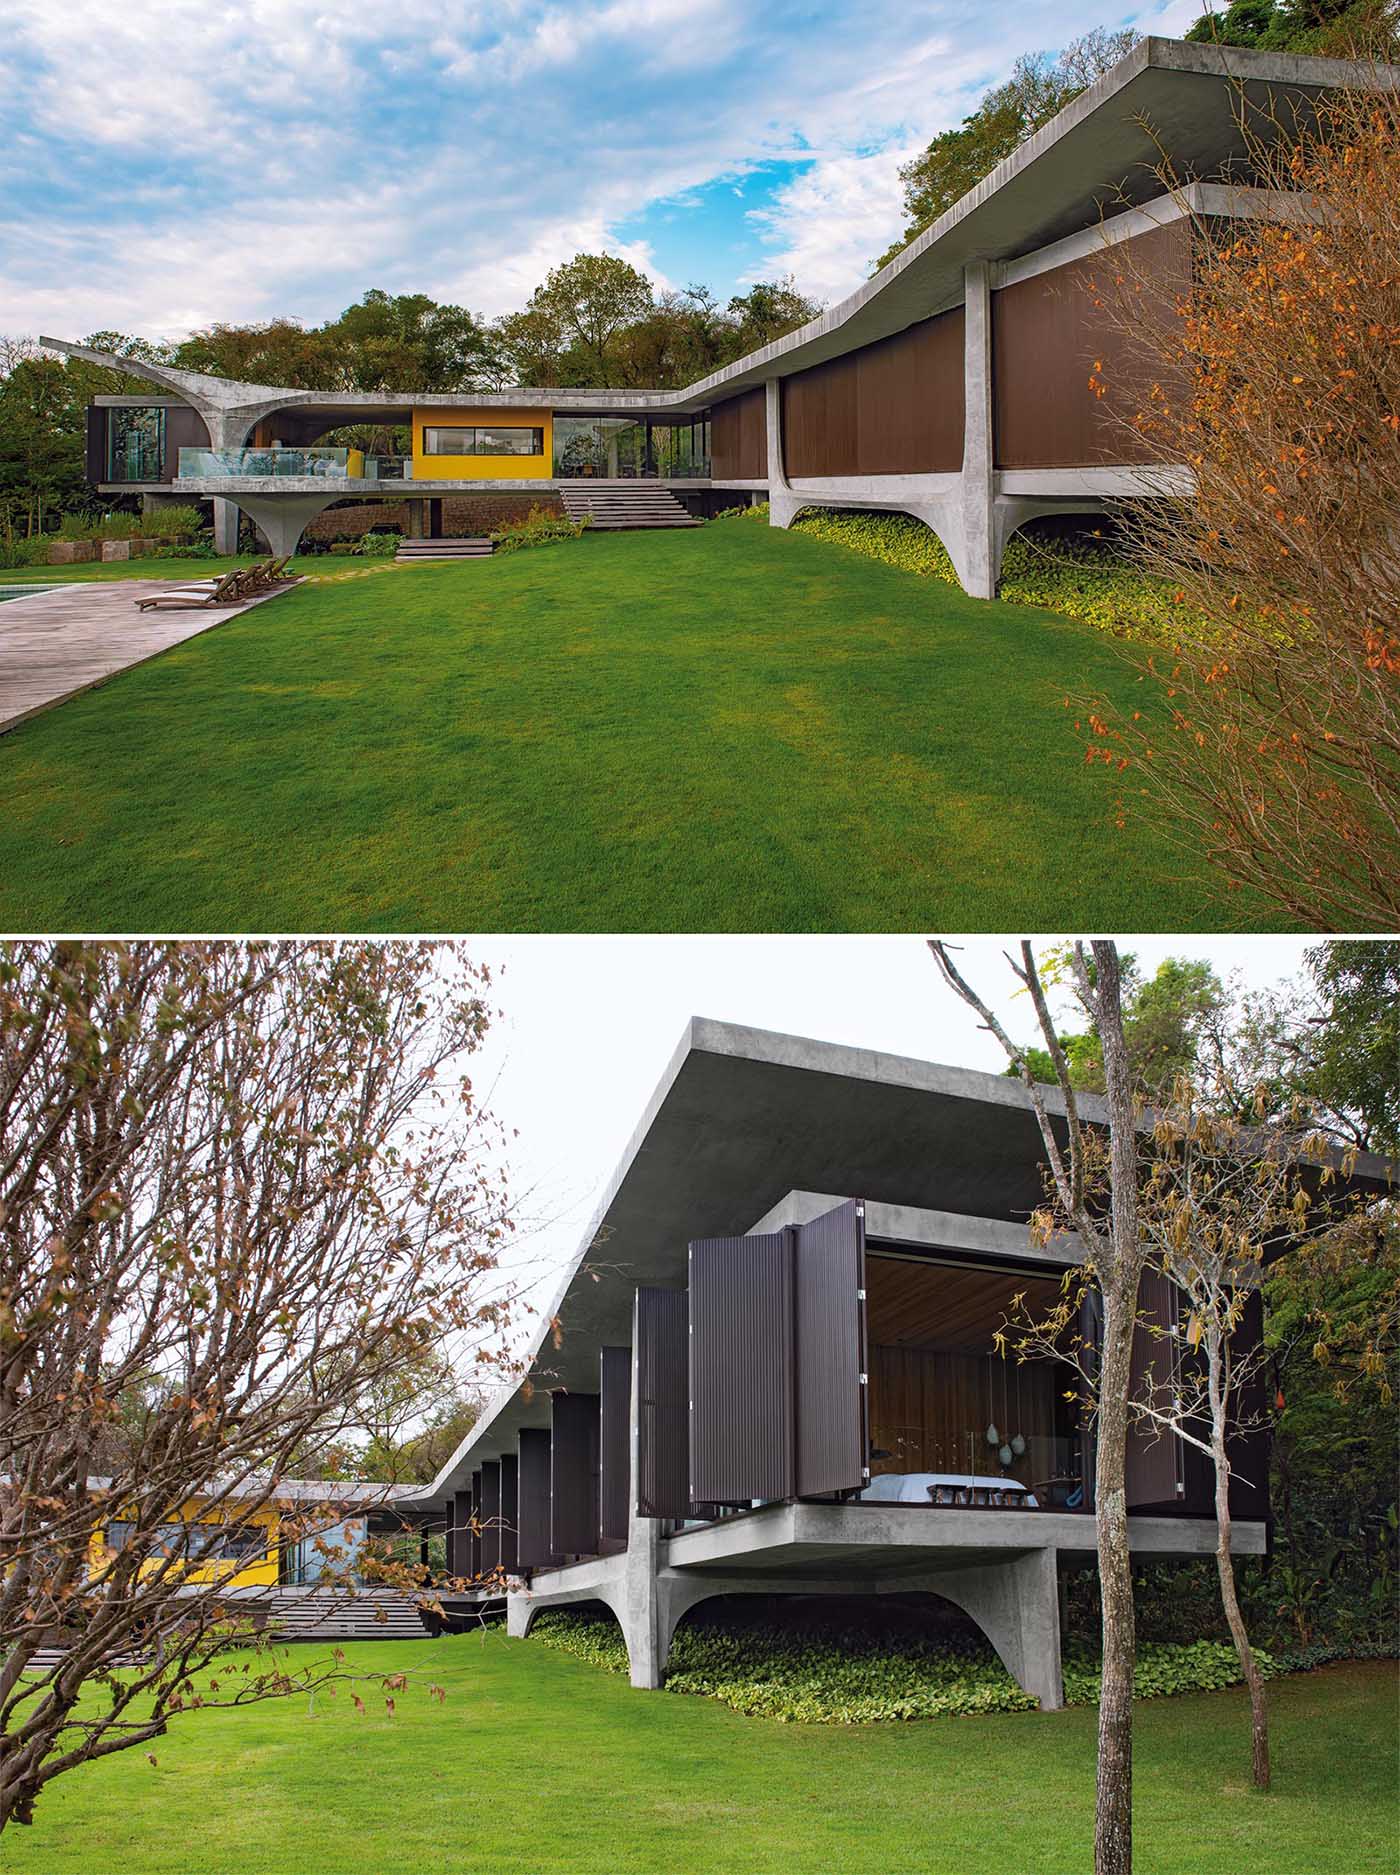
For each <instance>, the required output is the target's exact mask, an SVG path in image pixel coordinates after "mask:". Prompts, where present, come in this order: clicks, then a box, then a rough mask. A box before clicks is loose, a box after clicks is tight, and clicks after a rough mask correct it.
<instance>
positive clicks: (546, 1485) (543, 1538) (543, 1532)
mask: <svg viewBox="0 0 1400 1875" xmlns="http://www.w3.org/2000/svg"><path fill="white" fill-rule="evenodd" d="M549 1445H550V1440H549V1434H548V1432H547V1431H545V1429H544V1428H543V1427H536V1426H530V1427H527V1428H526V1429H525V1430H524V1431H523V1432H522V1433H521V1434H520V1442H519V1445H518V1448H517V1452H518V1459H519V1468H518V1478H517V1485H518V1492H519V1498H518V1512H517V1518H516V1523H517V1530H518V1534H517V1538H516V1558H517V1561H518V1562H519V1565H520V1567H521V1568H522V1569H545V1568H548V1567H549V1565H550V1564H551V1563H555V1562H557V1561H558V1560H559V1558H558V1557H557V1556H556V1555H555V1553H554V1546H553V1544H552V1543H551V1541H550V1534H549V1525H550V1518H549V1489H550V1473H551V1469H552V1467H551V1465H550V1451H549Z"/></svg>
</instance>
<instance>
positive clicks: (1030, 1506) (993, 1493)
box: [856, 1471, 1039, 1510]
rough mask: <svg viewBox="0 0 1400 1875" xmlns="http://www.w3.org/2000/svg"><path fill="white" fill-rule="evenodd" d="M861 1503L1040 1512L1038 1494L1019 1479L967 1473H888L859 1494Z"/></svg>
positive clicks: (872, 1480)
mask: <svg viewBox="0 0 1400 1875" xmlns="http://www.w3.org/2000/svg"><path fill="white" fill-rule="evenodd" d="M856 1501H857V1503H861V1504H939V1505H961V1506H963V1507H964V1508H994V1509H998V1510H1007V1509H1010V1510H1037V1509H1039V1505H1038V1504H1037V1502H1036V1496H1035V1493H1034V1492H1033V1491H1032V1490H1031V1489H1030V1488H1029V1487H1028V1486H1027V1485H1024V1484H1022V1483H1021V1482H1020V1481H1019V1479H1016V1478H991V1477H982V1476H980V1475H979V1474H978V1473H976V1472H967V1471H959V1472H954V1471H886V1472H882V1473H881V1474H880V1476H879V1477H878V1478H872V1479H871V1481H870V1483H869V1484H868V1485H867V1486H866V1487H865V1489H864V1490H863V1491H862V1492H861V1493H860V1495H859V1497H858V1498H857V1500H856Z"/></svg>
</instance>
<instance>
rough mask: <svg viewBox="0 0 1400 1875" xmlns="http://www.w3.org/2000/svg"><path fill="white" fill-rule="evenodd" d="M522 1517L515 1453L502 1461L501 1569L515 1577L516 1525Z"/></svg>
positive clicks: (517, 1465)
mask: <svg viewBox="0 0 1400 1875" xmlns="http://www.w3.org/2000/svg"><path fill="white" fill-rule="evenodd" d="M519 1516H520V1466H519V1461H518V1460H517V1459H516V1457H515V1455H514V1453H507V1455H506V1456H505V1457H504V1458H503V1459H502V1460H501V1567H502V1569H504V1570H505V1572H506V1574H507V1575H513V1574H514V1572H515V1570H516V1567H517V1566H518V1556H517V1551H516V1524H517V1520H518V1519H519Z"/></svg>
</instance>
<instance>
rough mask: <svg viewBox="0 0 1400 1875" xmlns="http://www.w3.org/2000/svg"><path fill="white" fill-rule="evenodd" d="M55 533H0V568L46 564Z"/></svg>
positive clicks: (55, 538)
mask: <svg viewBox="0 0 1400 1875" xmlns="http://www.w3.org/2000/svg"><path fill="white" fill-rule="evenodd" d="M57 538H58V536H57V535H56V534H4V535H0V568H14V567H20V566H47V565H48V559H49V548H50V547H51V546H52V545H53V543H54V541H55V540H57Z"/></svg>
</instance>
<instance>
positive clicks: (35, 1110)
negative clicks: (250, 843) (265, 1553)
mask: <svg viewBox="0 0 1400 1875" xmlns="http://www.w3.org/2000/svg"><path fill="white" fill-rule="evenodd" d="M488 982H489V977H488V973H487V972H486V971H485V970H483V969H480V968H478V967H476V966H474V965H473V964H471V963H470V962H469V961H468V959H467V958H466V957H465V956H463V955H462V954H461V953H460V951H459V950H457V949H456V947H454V946H447V945H442V946H439V945H430V944H405V943H393V944H385V945H380V944H372V943H343V944H326V943H302V942H278V943H265V944H252V945H245V944H234V943H189V944H156V943H134V944H104V945H92V944H82V943H52V944H16V943H11V944H8V945H6V946H4V947H3V949H0V1137H3V1139H4V1142H5V1144H4V1149H3V1157H0V1828H3V1827H4V1826H5V1825H7V1824H9V1823H11V1822H20V1823H27V1822H29V1821H31V1820H32V1817H33V1813H34V1805H35V1802H36V1800H37V1798H38V1796H39V1794H40V1792H41V1791H42V1790H43V1789H44V1788H45V1786H46V1785H48V1784H50V1783H51V1782H52V1781H53V1780H54V1779H55V1778H57V1777H61V1776H62V1775H64V1774H65V1773H66V1772H67V1771H69V1770H71V1769H72V1768H73V1767H74V1766H76V1765H79V1764H82V1763H84V1762H88V1761H91V1760H93V1759H95V1758H99V1757H102V1756H105V1755H107V1754H109V1753H111V1752H115V1751H122V1750H128V1749H131V1748H133V1747H135V1746H139V1745H145V1744H147V1743H149V1742H150V1741H151V1740H153V1739H154V1738H156V1737H157V1736H158V1735H160V1734H161V1733H162V1732H163V1731H164V1730H165V1728H166V1725H167V1723H168V1720H169V1718H170V1715H171V1714H172V1713H176V1712H180V1711H183V1710H187V1709H189V1708H191V1707H194V1706H200V1705H223V1704H239V1705H242V1704H246V1703H248V1702H249V1701H252V1700H259V1699H265V1698H273V1697H277V1696H279V1695H282V1694H286V1693H288V1692H291V1691H295V1690H297V1689H299V1688H300V1689H305V1688H306V1687H307V1686H308V1685H315V1684H317V1683H318V1681H319V1680H321V1679H324V1678H325V1677H326V1676H327V1675H328V1674H330V1673H334V1672H335V1671H336V1670H337V1669H336V1668H335V1666H334V1665H333V1664H332V1665H327V1664H326V1663H324V1662H321V1663H316V1662H307V1663H304V1664H301V1665H297V1666H295V1667H293V1666H289V1665H285V1664H282V1663H281V1662H279V1661H278V1659H277V1658H276V1657H275V1656H271V1655H269V1654H268V1653H267V1652H266V1651H263V1650H260V1649H257V1648H250V1649H248V1650H246V1651H245V1652H244V1654H243V1657H242V1660H241V1663H240V1664H239V1665H238V1667H237V1669H236V1670H234V1671H232V1672H220V1673H216V1674H214V1675H213V1676H212V1678H211V1677H210V1676H209V1674H208V1672H207V1669H208V1668H209V1667H210V1666H211V1664H212V1662H213V1660H214V1659H215V1657H216V1656H217V1655H218V1654H219V1653H220V1652H221V1651H222V1650H223V1648H224V1647H225V1646H226V1644H227V1640H228V1636H229V1619H230V1616H231V1614H233V1613H235V1612H236V1613H238V1614H239V1616H240V1617H241V1618H242V1617H247V1616H249V1615H256V1613H257V1611H258V1605H257V1598H256V1594H252V1595H249V1594H245V1593H243V1592H242V1591H240V1597H239V1600H238V1602H237V1604H236V1608H235V1607H233V1606H232V1605H231V1604H230V1600H229V1597H228V1595H227V1592H226V1588H225V1584H226V1582H227V1578H228V1575H229V1574H230V1573H231V1572H232V1571H231V1568H229V1567H224V1566H220V1565H219V1564H218V1563H217V1561H216V1562H214V1563H212V1564H211V1563H210V1562H209V1561H208V1560H207V1555H208V1553H209V1552H208V1547H207V1545H208V1541H209V1540H215V1541H216V1542H217V1545H218V1548H217V1550H216V1551H215V1552H214V1553H215V1554H216V1555H224V1556H226V1557H231V1556H236V1555H237V1551H238V1547H239V1545H240V1543H242V1542H243V1541H245V1540H246V1539H248V1538H250V1537H251V1536H252V1535H253V1534H254V1533H255V1532H257V1533H258V1535H259V1537H260V1538H263V1537H265V1531H264V1530H263V1527H262V1524H261V1522H260V1519H263V1518H264V1517H265V1516H266V1515H267V1514H268V1513H270V1512H272V1511H274V1510H276V1508H277V1507H278V1505H279V1502H280V1499H279V1491H280V1488H281V1486H282V1484H283V1482H284V1481H285V1480H286V1479H288V1478H289V1477H292V1476H295V1472H294V1471H293V1470H292V1466H293V1463H294V1461H295V1458H296V1456H297V1455H298V1454H299V1453H301V1452H303V1451H305V1450H308V1449H318V1448H321V1447H323V1446H325V1445H326V1444H328V1443H330V1442H332V1441H334V1440H335V1439H336V1438H338V1437H340V1436H342V1435H343V1434H344V1432H345V1431H346V1429H347V1428H350V1427H353V1426H354V1425H355V1424H356V1423H358V1422H360V1421H361V1420H362V1419H363V1416H364V1411H365V1402H366V1401H367V1400H368V1399H370V1398H372V1397H373V1395H374V1394H375V1393H376V1392H377V1391H380V1390H385V1389H388V1390H392V1389H393V1387H394V1386H395V1385H396V1384H397V1383H398V1381H399V1380H401V1379H402V1378H403V1377H404V1376H406V1375H410V1374H417V1373H419V1372H421V1370H422V1367H423V1364H424V1361H425V1359H426V1358H428V1357H429V1355H430V1354H432V1353H433V1352H434V1351H438V1352H440V1351H442V1350H443V1349H444V1347H445V1346H447V1345H452V1344H459V1345H460V1344H465V1345H467V1346H469V1347H471V1348H473V1349H478V1348H479V1349H481V1351H482V1357H483V1358H486V1359H491V1358H498V1359H499V1358H504V1357H503V1356H502V1355H501V1354H500V1350H499V1345H498V1344H499V1337H500V1331H501V1328H502V1325H503V1323H504V1320H505V1316H506V1310H507V1307H508V1295H507V1294H505V1293H503V1288H502V1282H501V1279H500V1277H499V1275H498V1273H497V1259H498V1254H499V1250H500V1246H501V1244H502V1242H503V1240H504V1237H505V1234H506V1232H507V1231H508V1230H509V1228H510V1218H509V1213H508V1209H507V1205H506V1199H505V1194H504V1190H503V1187H502V1184H501V1181H500V1179H499V1177H498V1175H497V1173H496V1171H495V1170H494V1166H493V1152H494V1146H493V1132H492V1129H491V1126H490V1122H489V1120H488V1119H487V1117H486V1116H485V1115H483V1114H482V1113H481V1112H480V1111H479V1110H478V1108H477V1107H476V1105H475V1102H474V1099H473V1096H472V1092H471V1084H470V1081H469V1079H468V1077H467V1073H466V1069H467V1066H468V1064H469V1061H470V1058H471V1056H472V1054H473V1053H474V1051H475V1050H476V1049H477V1048H478V1047H479V1046H480V1043H481V1041H482V1038H483V1036H484V1035H485V1033H486V1030H487V1027H488V1024H489V1021H490V1010H489V1008H488V1005H487V1003H486V1001H485V992H486V989H487V986H488ZM362 1508H363V1507H362ZM338 1514H339V1513H338V1511H337V1509H336V1507H335V1505H334V1502H333V1489H332V1490H328V1493H327V1502H326V1503H325V1504H323V1505H320V1506H311V1507H308V1508H307V1509H306V1510H305V1511H304V1512H303V1513H302V1514H301V1516H300V1517H293V1518H290V1519H288V1518H287V1517H285V1516H284V1517H283V1523H282V1532H283V1538H284V1540H288V1539H295V1538H296V1537H298V1536H308V1535H311V1536H314V1535H315V1534H316V1533H317V1532H318V1531H324V1530H325V1529H326V1528H327V1527H329V1525H330V1524H332V1523H334V1522H335V1520H336V1518H337V1516H338ZM116 1524H120V1525H121V1526H123V1528H122V1531H121V1540H120V1541H118V1540H117V1539H116V1535H115V1532H114V1530H113V1526H114V1525H116ZM211 1526H212V1527H213V1529H214V1530H215V1531H216V1533H217V1536H216V1539H210V1536H209V1533H210V1529H211ZM258 1546H259V1548H261V1547H262V1541H261V1540H260V1541H259V1545H258ZM201 1556H205V1557H206V1560H205V1561H204V1562H203V1563H201V1562H200V1560H199V1559H200V1557H201ZM234 1566H236V1565H234ZM383 1579H392V1580H396V1581H397V1582H398V1583H399V1585H400V1586H404V1587H408V1586H412V1585H413V1577H412V1576H411V1575H409V1574H405V1573H404V1572H402V1571H400V1572H399V1573H398V1574H397V1575H392V1574H390V1575H386V1576H385V1577H384V1578H383ZM55 1648H61V1649H62V1650H63V1651H62V1652H61V1654H60V1655H59V1656H58V1657H57V1658H56V1659H54V1658H52V1656H50V1657H49V1659H50V1663H49V1664H45V1654H46V1650H52V1649H55ZM119 1658H120V1659H123V1660H127V1661H132V1662H134V1664H133V1665H130V1666H129V1667H128V1668H127V1670H125V1671H123V1672H122V1673H121V1674H119V1675H118V1674H116V1673H114V1672H113V1670H112V1663H113V1662H114V1660H116V1659H119Z"/></svg>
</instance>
